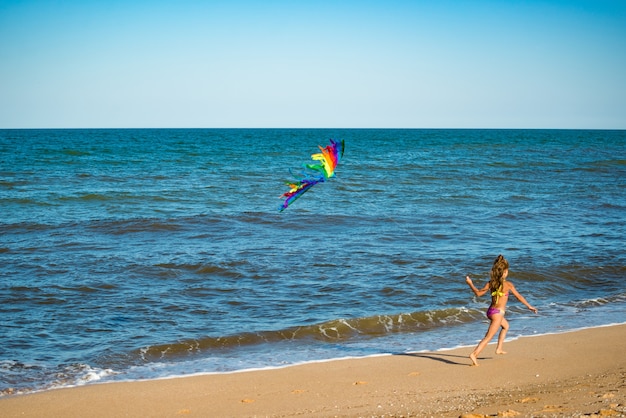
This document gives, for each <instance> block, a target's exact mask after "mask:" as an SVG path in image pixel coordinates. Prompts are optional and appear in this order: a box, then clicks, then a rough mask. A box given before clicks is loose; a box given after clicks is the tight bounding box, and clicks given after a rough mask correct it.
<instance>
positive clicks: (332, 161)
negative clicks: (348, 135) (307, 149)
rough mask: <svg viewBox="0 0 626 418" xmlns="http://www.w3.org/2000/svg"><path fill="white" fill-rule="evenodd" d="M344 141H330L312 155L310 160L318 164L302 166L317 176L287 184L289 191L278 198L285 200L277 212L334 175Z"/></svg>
mask: <svg viewBox="0 0 626 418" xmlns="http://www.w3.org/2000/svg"><path fill="white" fill-rule="evenodd" d="M344 147H345V145H344V141H341V142H337V141H334V140H332V139H331V140H330V145H328V146H326V147H325V148H322V147H321V146H320V147H319V149H320V150H321V151H322V152H321V153H320V154H313V155H311V158H312V159H313V160H315V161H319V162H320V163H319V164H305V165H304V166H305V167H306V168H308V169H310V170H313V171H316V172H318V173H321V175H320V174H318V175H310V174H304V176H305V177H304V178H303V179H302V180H298V181H293V182H287V185H288V186H289V187H290V189H289V191H288V192H286V193H284V194H282V195H281V196H280V198H281V199H285V201H284V202H283V204H282V205H280V208H279V210H280V211H281V212H282V211H283V210H285V209H287V207H288V206H289V205H291V204H292V203H293V202H295V201H296V200H297V199H298V198H299V197H300V196H302V195H303V194H304V193H306V192H307V191H308V190H309V189H310V188H311V187H313V186H315V185H316V184H318V183H323V182H324V181H325V180H326V179H329V178H330V177H333V176H334V175H335V168H336V167H337V164H339V160H340V159H341V157H343V150H344Z"/></svg>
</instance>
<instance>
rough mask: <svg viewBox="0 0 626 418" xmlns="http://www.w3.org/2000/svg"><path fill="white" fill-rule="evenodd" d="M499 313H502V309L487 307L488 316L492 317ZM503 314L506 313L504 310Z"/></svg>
mask: <svg viewBox="0 0 626 418" xmlns="http://www.w3.org/2000/svg"><path fill="white" fill-rule="evenodd" d="M499 313H501V312H500V309H498V308H493V307H490V308H489V309H487V318H491V316H492V315H497V314H499ZM502 315H504V310H502Z"/></svg>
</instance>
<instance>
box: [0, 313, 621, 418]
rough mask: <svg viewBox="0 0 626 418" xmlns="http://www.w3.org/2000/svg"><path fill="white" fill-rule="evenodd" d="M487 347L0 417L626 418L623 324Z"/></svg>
mask: <svg viewBox="0 0 626 418" xmlns="http://www.w3.org/2000/svg"><path fill="white" fill-rule="evenodd" d="M478 337H479V336H477V338H478ZM494 347H495V346H494V345H493V344H492V345H490V346H489V347H487V348H486V349H485V351H483V353H482V354H481V356H480V357H479V362H480V365H479V366H478V367H470V366H469V364H470V362H469V359H468V358H467V355H468V354H469V352H470V351H471V348H469V347H468V348H460V349H455V350H449V351H441V352H429V353H414V354H403V355H382V356H377V357H368V358H360V359H343V360H334V361H328V362H321V363H310V364H304V365H297V366H290V367H285V368H281V369H272V370H259V371H247V372H239V373H230V374H213V375H202V376H191V377H183V378H172V379H161V380H151V381H140V382H122V383H106V384H92V385H87V386H82V387H74V388H65V389H57V390H50V391H46V392H40V393H34V394H27V395H12V396H5V397H3V398H0V415H1V416H3V417H42V416H46V417H87V416H88V417H122V416H129V417H265V416H267V417H289V416H312V417H412V416H417V417H423V416H435V417H459V416H466V417H480V416H535V417H553V416H568V417H569V416H626V362H625V359H626V356H625V355H624V353H626V325H615V326H609V327H602V328H594V329H585V330H580V331H575V332H569V333H563V334H553V335H545V336H537V337H525V338H520V339H518V340H516V341H511V342H508V343H507V344H506V345H505V350H506V351H507V354H505V355H495V354H494Z"/></svg>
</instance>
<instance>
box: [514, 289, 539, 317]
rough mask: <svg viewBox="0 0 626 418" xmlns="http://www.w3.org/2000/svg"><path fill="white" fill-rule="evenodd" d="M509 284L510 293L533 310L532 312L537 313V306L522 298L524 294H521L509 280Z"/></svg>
mask: <svg viewBox="0 0 626 418" xmlns="http://www.w3.org/2000/svg"><path fill="white" fill-rule="evenodd" d="M509 285H510V286H511V287H510V288H509V290H510V291H511V293H513V295H515V297H516V298H517V300H519V301H520V302H522V303H523V304H524V305H526V307H527V308H528V309H530V310H531V311H533V312H534V313H537V308H535V307H534V306H532V305H531V304H530V303H528V302H527V301H526V299H525V298H524V296H522V295H521V294H520V293H519V292H518V291H517V289H516V288H515V286H513V283H511V282H509Z"/></svg>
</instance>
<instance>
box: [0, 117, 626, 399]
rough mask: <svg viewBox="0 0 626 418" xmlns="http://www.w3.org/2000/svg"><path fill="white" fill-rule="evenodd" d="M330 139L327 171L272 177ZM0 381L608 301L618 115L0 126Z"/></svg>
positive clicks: (306, 345)
mask: <svg viewBox="0 0 626 418" xmlns="http://www.w3.org/2000/svg"><path fill="white" fill-rule="evenodd" d="M329 138H334V139H338V140H341V139H343V140H345V143H346V150H345V154H344V158H343V160H342V161H341V163H340V164H339V166H338V167H337V170H336V177H335V178H332V179H330V180H329V181H327V182H325V183H323V184H319V185H317V186H315V187H314V188H313V189H312V190H311V191H310V192H308V193H306V194H305V195H304V196H303V197H302V198H301V199H299V200H298V201H297V202H295V203H294V204H293V205H292V206H290V207H289V208H288V209H287V210H285V211H284V212H282V213H279V212H278V207H279V205H280V204H281V200H280V199H279V198H278V197H279V196H280V195H281V194H282V193H284V192H285V191H287V189H288V187H287V186H286V185H285V182H286V181H288V180H291V179H292V178H293V177H292V176H294V175H298V174H299V173H300V172H301V171H302V164H304V163H309V162H311V161H310V155H311V154H312V153H315V152H317V151H318V149H317V146H318V145H322V146H324V145H327V144H328V142H329V141H328V139H329ZM0 213H1V214H2V216H1V218H0V266H1V268H0V314H1V315H2V323H1V324H0V371H1V372H0V392H1V393H3V394H9V393H19V392H28V391H32V390H42V389H47V388H51V387H58V386H68V385H76V384H84V383H89V382H94V381H100V382H102V381H112V380H133V379H145V378H158V377H164V376H171V375H184V374H190V373H206V372H226V371H233V370H241V369H248V368H258V367H276V366H282V365H285V364H293V363H298V362H305V361H313V360H323V359H331V358H337V357H346V356H367V355H375V354H381V353H401V352H406V351H420V350H437V349H442V348H448V347H456V346H464V345H473V344H475V343H476V342H477V341H478V340H479V339H480V338H481V337H482V336H483V334H484V332H485V330H486V326H487V322H486V319H485V318H484V311H485V308H486V305H487V304H488V302H489V301H488V300H487V298H481V299H477V298H475V297H474V296H473V294H472V293H471V292H470V290H469V288H468V287H467V285H466V284H465V281H464V277H465V275H466V274H468V273H469V274H471V275H472V276H473V277H474V279H475V282H476V283H477V284H482V283H484V282H485V280H487V278H488V274H489V269H490V267H491V264H492V262H493V260H494V259H495V257H496V256H497V255H498V254H500V253H502V254H503V255H505V257H507V259H508V260H509V262H510V263H511V270H510V275H509V279H510V280H511V281H513V282H514V283H515V285H516V287H517V288H518V290H519V291H520V292H521V293H522V294H523V295H524V296H525V297H526V298H527V299H528V300H529V302H530V303H532V304H533V305H534V306H536V307H537V308H538V309H539V310H540V314H539V315H534V314H532V313H530V312H529V311H528V310H526V309H525V308H524V306H523V305H522V304H521V303H519V302H517V301H515V300H514V299H513V300H511V302H510V304H509V309H508V310H507V317H508V318H509V320H510V321H511V331H510V332H509V336H510V337H511V338H515V337H518V336H521V335H536V334H544V333H552V332H561V331H567V330H572V329H577V328H581V327H595V326H602V325H606V324H613V323H624V322H626V285H625V284H624V283H625V280H624V279H625V278H626V252H625V251H624V244H625V239H624V237H625V236H626V226H625V220H626V216H625V215H626V131H579V130H563V131H560V130H387V129H385V130H354V129H328V130H323V129H311V130H306V129H260V130H258V129H248V130H245V129H244V130H228V129H223V130H220V129H197V130H158V129H155V130H0Z"/></svg>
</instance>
